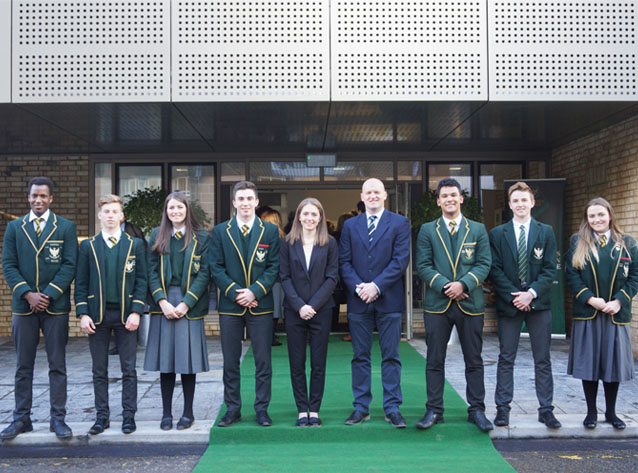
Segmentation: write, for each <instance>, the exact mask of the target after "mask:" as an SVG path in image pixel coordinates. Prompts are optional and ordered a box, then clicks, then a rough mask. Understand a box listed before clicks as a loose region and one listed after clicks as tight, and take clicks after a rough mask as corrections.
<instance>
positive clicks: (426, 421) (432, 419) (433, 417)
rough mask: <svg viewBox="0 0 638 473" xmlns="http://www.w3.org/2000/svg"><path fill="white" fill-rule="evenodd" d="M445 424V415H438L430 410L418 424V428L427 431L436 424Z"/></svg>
mask: <svg viewBox="0 0 638 473" xmlns="http://www.w3.org/2000/svg"><path fill="white" fill-rule="evenodd" d="M443 422H445V420H443V414H437V413H436V412H434V411H432V410H429V409H428V410H427V411H425V415H424V416H423V419H421V420H420V421H419V422H417V423H416V428H417V429H421V430H426V429H429V428H430V427H432V426H433V425H434V424H442V423H443Z"/></svg>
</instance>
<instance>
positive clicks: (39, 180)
mask: <svg viewBox="0 0 638 473" xmlns="http://www.w3.org/2000/svg"><path fill="white" fill-rule="evenodd" d="M33 186H47V187H48V188H49V194H50V195H53V181H52V180H51V179H49V178H48V177H34V178H32V179H31V180H29V185H28V186H27V194H30V193H31V187H33Z"/></svg>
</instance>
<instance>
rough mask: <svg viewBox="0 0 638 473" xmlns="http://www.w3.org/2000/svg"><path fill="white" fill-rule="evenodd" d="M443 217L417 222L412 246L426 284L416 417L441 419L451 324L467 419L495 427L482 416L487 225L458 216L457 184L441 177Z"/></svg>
mask: <svg viewBox="0 0 638 473" xmlns="http://www.w3.org/2000/svg"><path fill="white" fill-rule="evenodd" d="M436 194H437V205H438V206H439V207H441V211H442V214H443V215H442V216H441V217H440V218H438V219H436V220H434V221H432V222H429V223H425V224H423V225H422V226H421V230H420V231H419V236H418V239H417V245H416V266H417V271H418V273H419V277H420V278H421V279H422V280H423V282H424V283H425V284H426V286H427V288H426V292H425V301H424V303H423V308H424V314H423V317H424V321H425V333H426V342H427V346H428V352H427V363H426V370H425V374H426V383H427V396H428V399H427V403H426V408H427V410H426V413H425V416H423V418H422V419H421V420H420V421H419V422H417V424H416V426H417V428H419V429H429V428H430V427H432V426H433V425H434V424H438V423H442V422H443V386H444V384H445V355H446V352H447V343H448V341H449V339H450V334H451V332H452V328H453V327H454V326H456V327H457V329H458V332H459V339H460V341H461V348H462V349H463V356H464V358H465V379H466V381H467V391H466V395H467V402H468V404H469V408H468V413H469V416H468V422H472V423H474V424H476V425H477V427H478V428H479V429H480V430H482V431H484V432H487V431H489V430H492V429H493V426H492V423H491V422H490V421H489V420H487V418H486V417H485V402H484V400H485V384H484V380H483V358H482V357H481V351H482V348H483V314H484V313H485V299H484V296H483V288H482V286H481V284H482V283H483V280H484V279H485V278H486V277H487V275H488V273H489V270H490V264H491V262H492V257H491V254H490V247H489V240H488V236H487V232H486V231H485V226H484V225H483V224H482V223H477V222H473V221H471V220H469V219H468V218H466V217H464V216H463V215H461V204H462V203H463V195H462V194H461V185H460V184H459V183H458V181H456V180H455V179H452V178H446V179H442V180H441V181H440V182H439V184H438V186H437V190H436Z"/></svg>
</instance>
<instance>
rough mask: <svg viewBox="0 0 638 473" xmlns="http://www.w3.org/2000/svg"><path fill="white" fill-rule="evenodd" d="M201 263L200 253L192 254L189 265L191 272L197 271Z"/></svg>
mask: <svg viewBox="0 0 638 473" xmlns="http://www.w3.org/2000/svg"><path fill="white" fill-rule="evenodd" d="M201 264H202V255H199V256H197V255H195V256H193V264H192V266H191V273H199V268H200V267H201Z"/></svg>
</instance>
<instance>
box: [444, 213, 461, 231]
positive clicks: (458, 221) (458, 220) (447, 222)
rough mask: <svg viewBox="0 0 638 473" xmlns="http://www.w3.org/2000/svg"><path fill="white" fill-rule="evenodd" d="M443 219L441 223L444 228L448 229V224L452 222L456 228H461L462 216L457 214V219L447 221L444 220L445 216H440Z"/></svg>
mask: <svg viewBox="0 0 638 473" xmlns="http://www.w3.org/2000/svg"><path fill="white" fill-rule="evenodd" d="M441 216H442V217H443V221H444V222H445V226H446V227H448V228H450V222H451V221H452V220H453V221H454V222H456V228H461V222H462V221H463V214H459V216H458V217H456V218H455V219H452V220H450V219H447V218H445V216H443V215H441Z"/></svg>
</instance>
